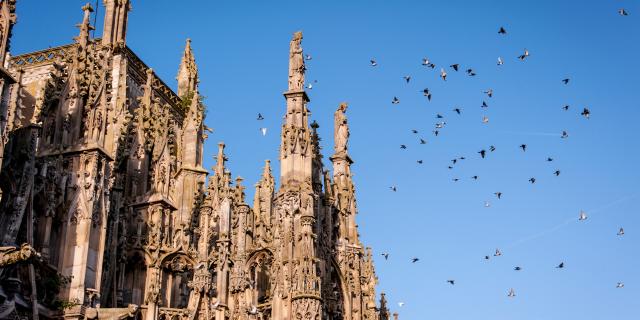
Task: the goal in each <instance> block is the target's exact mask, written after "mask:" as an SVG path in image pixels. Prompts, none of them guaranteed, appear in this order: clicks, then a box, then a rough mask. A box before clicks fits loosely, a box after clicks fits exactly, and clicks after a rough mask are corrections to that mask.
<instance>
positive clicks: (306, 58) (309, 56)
mask: <svg viewBox="0 0 640 320" xmlns="http://www.w3.org/2000/svg"><path fill="white" fill-rule="evenodd" d="M304 59H305V60H311V59H313V58H312V57H311V55H310V54H307V55H305V56H304Z"/></svg>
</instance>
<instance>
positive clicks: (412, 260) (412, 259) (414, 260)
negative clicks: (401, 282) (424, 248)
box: [411, 257, 420, 263]
mask: <svg viewBox="0 0 640 320" xmlns="http://www.w3.org/2000/svg"><path fill="white" fill-rule="evenodd" d="M419 260H420V259H418V258H415V257H414V258H411V263H416V262H418V261H419Z"/></svg>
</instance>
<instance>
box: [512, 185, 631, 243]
mask: <svg viewBox="0 0 640 320" xmlns="http://www.w3.org/2000/svg"><path fill="white" fill-rule="evenodd" d="M637 196H638V194H637V193H636V194H632V195H628V196H625V197H622V198H620V199H617V200H615V201H612V202H610V203H607V204H605V205H603V206H600V207H598V208H595V209H591V210H586V212H587V213H588V214H589V216H590V217H591V216H593V215H594V214H596V213H598V212H600V211H602V210H605V209H608V208H611V207H613V206H615V205H617V204H619V203H620V202H624V201H627V200H629V199H632V198H635V197H637ZM577 220H578V218H576V217H572V218H571V219H568V220H565V221H563V222H561V223H559V224H557V225H555V226H553V227H551V228H549V229H546V230H543V231H540V232H538V233H535V234H532V235H530V236H527V237H524V238H522V239H520V240H517V241H515V242H513V243H512V244H510V245H508V246H507V247H506V248H508V249H511V248H515V247H517V246H519V245H521V244H523V243H525V242H528V241H531V240H534V239H538V238H540V237H542V236H544V235H546V234H549V233H552V232H555V231H557V230H559V229H562V228H563V227H565V226H566V225H568V224H570V223H571V222H576V221H577Z"/></svg>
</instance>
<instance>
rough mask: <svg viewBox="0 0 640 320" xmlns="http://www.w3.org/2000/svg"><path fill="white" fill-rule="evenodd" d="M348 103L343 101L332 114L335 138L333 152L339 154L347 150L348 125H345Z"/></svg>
mask: <svg viewBox="0 0 640 320" xmlns="http://www.w3.org/2000/svg"><path fill="white" fill-rule="evenodd" d="M347 107H348V105H347V104H346V103H345V102H343V103H341V104H340V106H339V107H338V110H336V113H335V115H334V128H335V129H334V130H335V132H334V140H335V142H334V143H335V153H336V154H341V153H346V152H347V142H348V140H349V126H348V125H347V117H346V115H345V113H346V112H347Z"/></svg>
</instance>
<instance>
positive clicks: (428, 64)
mask: <svg viewBox="0 0 640 320" xmlns="http://www.w3.org/2000/svg"><path fill="white" fill-rule="evenodd" d="M422 65H423V66H425V67H429V68H431V69H433V68H435V67H436V65H435V64H433V63H432V62H431V61H429V58H422Z"/></svg>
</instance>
